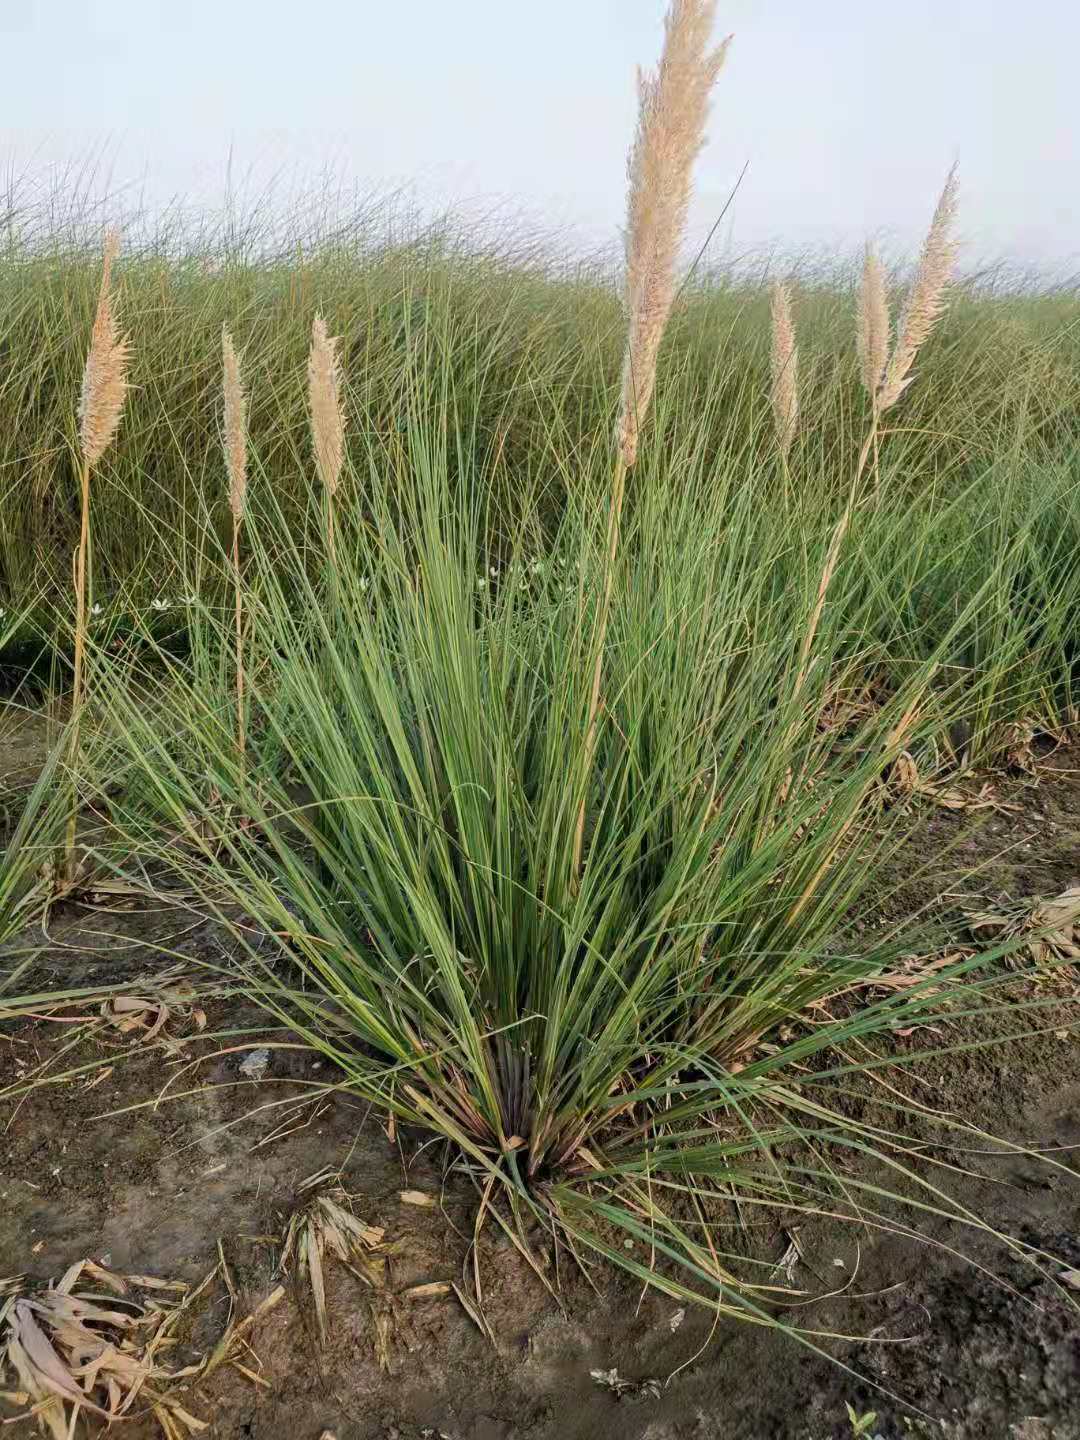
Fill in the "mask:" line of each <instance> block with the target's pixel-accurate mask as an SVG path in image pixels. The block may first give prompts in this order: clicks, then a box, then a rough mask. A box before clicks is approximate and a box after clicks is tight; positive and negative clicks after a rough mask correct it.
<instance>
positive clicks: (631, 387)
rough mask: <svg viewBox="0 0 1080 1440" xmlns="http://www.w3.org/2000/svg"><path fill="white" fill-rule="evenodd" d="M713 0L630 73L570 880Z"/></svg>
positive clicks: (694, 4) (697, 121)
mask: <svg viewBox="0 0 1080 1440" xmlns="http://www.w3.org/2000/svg"><path fill="white" fill-rule="evenodd" d="M715 16H716V0H672V3H671V7H670V9H669V10H668V13H667V18H666V20H665V22H664V48H663V51H662V53H661V56H660V64H659V66H658V67H657V69H656V70H655V72H653V73H652V74H648V73H645V72H642V73H640V74H639V76H638V124H637V133H636V135H635V137H634V144H633V147H632V149H631V151H630V160H629V165H628V167H627V173H628V181H629V185H628V192H627V227H626V242H625V248H626V309H627V321H628V323H627V337H626V350H625V353H624V357H623V370H622V391H621V398H620V405H619V419H618V426H617V445H618V453H617V456H616V461H615V470H614V475H613V477H612V485H611V496H610V501H609V509H608V527H607V545H606V549H605V555H604V571H603V580H602V583H601V591H600V605H599V610H598V613H597V623H596V631H595V639H594V656H593V677H592V687H591V690H590V694H589V706H588V712H587V716H586V722H585V747H584V773H583V776H582V793H581V803H580V807H579V810H578V816H577V824H576V826H575V830H574V844H573V851H572V874H573V875H574V876H575V877H576V876H577V874H578V872H579V870H580V867H581V858H582V851H583V848H584V844H585V808H586V803H587V798H588V788H589V781H590V778H591V775H592V762H593V756H594V752H595V749H596V723H597V715H598V712H599V708H600V687H601V683H602V680H603V667H604V648H605V644H606V641H607V632H608V625H609V623H610V620H611V595H612V587H613V585H614V579H615V560H616V557H617V554H618V549H619V535H620V530H621V525H622V509H623V501H624V499H625V495H626V477H627V472H628V471H629V470H631V469H632V468H633V466H634V464H635V462H636V460H637V455H638V445H639V441H640V437H641V430H642V426H643V425H644V423H645V420H646V417H647V415H648V412H649V406H650V403H651V401H652V395H653V390H654V388H655V384H656V362H657V357H658V355H659V353H660V343H661V341H662V340H663V338H664V331H665V329H666V328H667V323H668V320H669V318H670V316H671V308H672V305H673V304H674V302H675V290H676V266H677V263H678V257H679V249H680V247H681V245H682V241H683V237H684V235H685V233H686V217H687V211H688V209H689V205H690V197H691V194H692V188H693V187H692V177H693V167H694V161H695V159H696V158H697V156H698V154H699V153H700V151H701V148H702V146H703V145H704V143H705V122H706V120H707V119H708V114H709V97H710V94H711V91H712V88H713V85H714V84H715V82H716V78H717V76H718V75H719V73H720V69H721V67H722V66H723V63H724V59H725V56H726V54H727V48H728V44H729V41H728V40H725V41H724V42H723V44H721V45H719V46H717V47H711V46H710V41H711V37H712V33H713V25H714V21H715Z"/></svg>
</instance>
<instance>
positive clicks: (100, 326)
mask: <svg viewBox="0 0 1080 1440" xmlns="http://www.w3.org/2000/svg"><path fill="white" fill-rule="evenodd" d="M119 251H120V236H119V233H118V232H117V231H115V230H111V231H110V232H109V234H108V235H107V236H106V237H105V251H104V256H103V258H102V266H101V286H100V289H99V291H98V302H97V312H96V314H95V315H94V328H93V330H92V332H91V336H90V348H89V350H88V352H87V356H86V365H85V367H84V369H83V379H82V393H81V395H80V397H79V489H80V524H79V547H78V549H77V550H76V552H75V564H74V571H75V658H74V676H73V681H72V692H71V732H70V739H71V750H70V754H71V761H72V768H73V770H74V768H75V766H76V765H77V762H78V756H79V738H80V737H79V731H80V722H81V718H82V709H83V703H84V700H85V689H86V679H85V670H86V634H87V631H86V617H87V612H88V610H89V586H88V583H87V567H88V559H89V549H90V474H91V471H92V470H93V469H94V467H95V465H97V463H98V462H99V460H100V459H101V457H102V456H103V455H104V454H105V452H106V450H107V449H108V448H109V446H110V445H111V444H112V442H113V439H114V437H115V435H116V430H117V427H118V425H119V424H120V416H121V414H122V412H123V408H124V396H125V394H126V393H127V370H128V360H129V356H130V350H129V346H128V341H127V337H126V336H124V335H122V334H121V333H120V329H119V327H118V325H117V323H116V314H115V312H114V310H113V304H112V295H111V292H110V286H111V283H112V267H113V263H114V262H115V260H116V257H117V255H118V253H119ZM76 818H77V817H76V810H75V804H74V801H73V803H72V810H71V815H70V816H69V817H68V827H67V840H66V844H65V850H64V860H65V864H64V870H65V876H66V879H67V880H68V881H69V882H70V881H72V880H73V879H74V864H75V859H74V857H75V827H76Z"/></svg>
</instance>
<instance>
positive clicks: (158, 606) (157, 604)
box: [150, 596, 169, 610]
mask: <svg viewBox="0 0 1080 1440" xmlns="http://www.w3.org/2000/svg"><path fill="white" fill-rule="evenodd" d="M168 608H169V602H168V600H162V599H161V597H160V596H158V598H157V599H156V600H151V601H150V609H151V610H168Z"/></svg>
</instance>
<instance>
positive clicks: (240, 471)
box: [221, 326, 247, 521]
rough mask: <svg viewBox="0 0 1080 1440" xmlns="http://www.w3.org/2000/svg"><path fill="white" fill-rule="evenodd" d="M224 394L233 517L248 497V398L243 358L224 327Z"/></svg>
mask: <svg viewBox="0 0 1080 1440" xmlns="http://www.w3.org/2000/svg"><path fill="white" fill-rule="evenodd" d="M221 361H222V385H221V388H222V393H223V395H224V399H225V464H226V467H227V469H228V472H229V509H230V510H231V511H232V514H233V519H234V520H237V521H238V520H240V519H241V518H242V516H243V514H244V502H245V499H246V498H247V397H246V396H245V394H244V384H243V381H242V380H241V378H240V360H239V357H238V356H237V354H236V346H235V345H234V344H233V338H232V336H231V335H230V334H229V332H228V330H227V329H226V328H225V327H224V326H222V330H221Z"/></svg>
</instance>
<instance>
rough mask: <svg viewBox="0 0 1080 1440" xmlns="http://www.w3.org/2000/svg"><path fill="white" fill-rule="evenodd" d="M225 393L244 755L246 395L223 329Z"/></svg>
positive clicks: (240, 730) (239, 716)
mask: <svg viewBox="0 0 1080 1440" xmlns="http://www.w3.org/2000/svg"><path fill="white" fill-rule="evenodd" d="M221 362H222V367H221V368H222V381H221V388H222V396H223V400H224V445H225V467H226V470H227V472H228V476H229V510H230V512H231V514H232V550H231V556H232V577H233V596H234V600H235V610H236V746H237V749H238V750H239V752H240V755H241V757H242V756H243V754H244V752H245V749H246V741H247V726H246V725H245V722H244V598H243V585H242V577H241V570H240V532H241V530H242V529H243V524H244V513H245V510H246V509H247V396H246V395H245V394H244V385H243V380H242V379H241V375H240V359H239V357H238V355H237V353H236V346H235V345H234V344H233V339H232V336H231V335H230V334H229V332H228V330H227V329H225V328H224V327H223V328H222V331H221Z"/></svg>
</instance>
